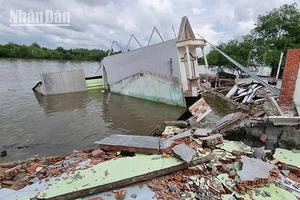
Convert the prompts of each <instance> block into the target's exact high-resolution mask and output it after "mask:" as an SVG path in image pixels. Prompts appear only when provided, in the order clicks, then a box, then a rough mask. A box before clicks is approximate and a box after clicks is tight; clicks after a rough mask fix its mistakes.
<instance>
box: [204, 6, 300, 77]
mask: <svg viewBox="0 0 300 200" xmlns="http://www.w3.org/2000/svg"><path fill="white" fill-rule="evenodd" d="M217 48H219V49H220V50H222V51H223V52H225V53H226V54H228V55H229V56H230V57H232V58H233V59H235V60H236V61H237V62H239V63H240V64H242V65H244V66H245V67H254V68H257V67H259V66H268V67H270V68H271V69H272V74H271V75H272V76H274V75H275V74H276V72H277V68H278V63H279V59H280V54H281V52H286V51H287V50H288V49H293V48H300V11H299V9H298V8H297V4H296V3H294V4H291V5H289V4H284V5H282V6H281V7H279V8H275V9H273V10H271V11H270V12H268V13H266V14H265V15H259V16H258V18H257V22H256V23H255V27H254V28H253V29H252V30H251V32H250V33H249V34H247V35H245V36H244V37H243V40H242V41H238V40H235V39H234V40H230V41H228V42H226V43H221V44H219V45H217ZM207 60H208V64H209V67H216V66H218V67H220V66H223V67H224V68H227V69H232V70H236V71H237V72H239V74H240V73H241V71H240V70H239V69H238V68H237V67H236V66H235V65H234V64H232V63H231V62H230V61H229V60H227V59H226V58H225V57H224V56H222V55H221V54H220V53H219V52H217V51H216V50H212V51H210V52H209V53H208V54H207ZM199 63H200V64H204V60H203V58H199ZM283 65H284V60H283V62H282V66H283Z"/></svg>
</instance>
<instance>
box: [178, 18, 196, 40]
mask: <svg viewBox="0 0 300 200" xmlns="http://www.w3.org/2000/svg"><path fill="white" fill-rule="evenodd" d="M177 39H178V40H188V39H196V37H195V34H194V32H193V30H192V27H191V24H190V22H189V19H188V18H187V16H184V17H182V19H181V24H180V28H179V33H178V38H177Z"/></svg>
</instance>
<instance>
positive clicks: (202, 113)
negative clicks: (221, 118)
mask: <svg viewBox="0 0 300 200" xmlns="http://www.w3.org/2000/svg"><path fill="white" fill-rule="evenodd" d="M189 111H190V112H191V113H192V114H193V115H194V116H195V117H196V121H197V122H199V121H201V120H202V119H203V118H204V117H206V116H207V115H208V114H209V113H210V112H211V111H212V110H211V108H210V107H209V105H208V104H207V103H206V102H205V100H204V99H203V98H201V99H199V100H198V101H196V103H194V104H193V105H192V106H191V107H189Z"/></svg>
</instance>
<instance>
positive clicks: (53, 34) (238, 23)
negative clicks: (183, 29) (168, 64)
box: [0, 0, 299, 50]
mask: <svg viewBox="0 0 300 200" xmlns="http://www.w3.org/2000/svg"><path fill="white" fill-rule="evenodd" d="M295 1H298V0H73V1H71V0H48V1H46V0H0V43H1V44H6V43H8V42H14V43H17V44H26V45H28V44H31V43H33V42H37V43H38V44H40V45H41V46H45V47H49V48H56V47H58V46H62V47H64V48H66V49H69V48H89V49H94V48H97V49H104V50H107V49H109V48H110V45H111V43H112V41H113V40H116V41H117V42H118V43H119V44H120V45H121V46H123V47H126V45H127V42H128V40H129V37H130V35H131V34H134V35H135V36H136V38H137V39H138V40H139V41H140V43H141V44H142V45H143V46H145V45H147V43H148V41H149V38H150V35H151V31H152V29H153V27H154V26H156V27H157V29H158V30H159V32H160V33H161V35H162V37H163V39H164V40H169V39H173V38H174V32H173V30H172V26H173V27H174V29H175V32H176V34H177V33H178V29H179V25H180V21H181V18H182V17H183V16H188V18H189V21H190V23H191V25H192V28H193V30H194V32H195V34H196V33H199V34H200V35H202V36H203V37H205V38H206V39H207V40H208V41H210V42H211V43H213V44H217V43H221V42H226V41H228V40H229V39H233V38H235V39H241V36H243V35H245V34H248V33H249V31H250V30H251V29H252V28H253V27H254V23H255V22H256V19H257V17H258V15H259V14H265V13H266V12H268V11H270V10H272V9H273V8H275V7H277V8H278V7H279V6H281V5H283V4H285V3H288V4H291V3H294V2H295ZM298 6H299V5H298ZM10 10H22V11H25V12H28V11H29V10H33V11H34V12H36V11H45V10H53V11H56V10H60V11H61V12H63V11H65V12H70V17H71V25H70V27H12V26H10ZM155 42H159V37H158V36H157V35H156V34H154V36H153V39H152V43H155ZM136 47H137V44H136V43H135V42H134V41H132V42H131V46H130V47H129V48H131V49H134V48H136ZM116 50H117V48H116Z"/></svg>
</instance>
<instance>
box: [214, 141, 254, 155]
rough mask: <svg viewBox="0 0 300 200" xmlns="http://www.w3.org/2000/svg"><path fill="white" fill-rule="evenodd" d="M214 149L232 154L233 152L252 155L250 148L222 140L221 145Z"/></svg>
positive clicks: (236, 142)
mask: <svg viewBox="0 0 300 200" xmlns="http://www.w3.org/2000/svg"><path fill="white" fill-rule="evenodd" d="M216 147H217V148H219V149H224V150H225V151H227V152H230V153H232V152H233V151H238V152H243V153H247V154H252V151H251V147H250V146H248V145H246V144H244V143H243V142H240V141H229V140H223V143H222V144H218V145H217V146H216Z"/></svg>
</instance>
